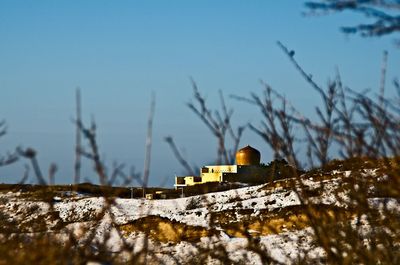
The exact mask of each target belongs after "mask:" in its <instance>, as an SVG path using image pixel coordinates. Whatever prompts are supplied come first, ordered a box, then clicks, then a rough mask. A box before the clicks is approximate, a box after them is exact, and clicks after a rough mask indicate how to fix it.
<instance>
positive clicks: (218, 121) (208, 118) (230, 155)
mask: <svg viewBox="0 0 400 265" xmlns="http://www.w3.org/2000/svg"><path fill="white" fill-rule="evenodd" d="M191 81H192V87H193V97H194V101H195V103H193V102H190V103H188V104H187V106H188V107H189V109H191V110H192V111H193V112H194V113H195V114H196V116H197V117H199V118H200V120H201V121H202V122H203V123H204V124H205V125H206V126H207V128H208V129H209V130H210V132H211V133H212V134H213V135H214V136H215V137H216V138H217V141H218V151H217V161H216V163H217V164H223V163H224V164H227V165H229V164H233V163H234V161H235V154H236V151H237V150H238V147H239V143H240V139H241V137H242V134H243V131H244V129H245V126H239V127H238V128H237V129H236V131H235V130H234V129H233V127H232V123H231V118H232V115H233V109H228V108H227V107H226V104H225V99H224V96H223V94H222V91H219V96H220V102H221V108H222V111H218V110H216V111H213V110H212V109H210V108H209V107H208V106H207V104H206V98H205V97H204V96H203V95H201V94H200V91H199V89H198V87H197V84H196V82H195V81H194V80H193V79H192V80H191ZM227 134H228V135H229V136H230V137H231V139H232V140H233V145H232V146H233V148H232V149H228V148H227V146H226V138H227Z"/></svg>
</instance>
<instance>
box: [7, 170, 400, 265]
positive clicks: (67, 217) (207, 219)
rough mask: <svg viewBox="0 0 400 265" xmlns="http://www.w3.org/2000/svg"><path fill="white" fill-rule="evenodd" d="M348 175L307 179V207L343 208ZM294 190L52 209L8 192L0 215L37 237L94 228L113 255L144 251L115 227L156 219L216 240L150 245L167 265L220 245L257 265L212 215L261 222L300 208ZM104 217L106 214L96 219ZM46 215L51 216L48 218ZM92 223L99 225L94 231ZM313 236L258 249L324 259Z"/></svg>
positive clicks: (395, 205)
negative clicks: (44, 231)
mask: <svg viewBox="0 0 400 265" xmlns="http://www.w3.org/2000/svg"><path fill="white" fill-rule="evenodd" d="M366 174H370V175H372V174H375V172H374V171H371V172H367V173H366ZM349 175H350V173H349V172H335V174H333V177H332V178H330V179H325V180H322V181H316V180H314V179H313V178H312V177H309V178H307V179H305V180H304V181H303V184H304V185H305V187H306V188H307V189H309V190H320V191H321V192H320V193H319V194H317V195H316V196H314V197H312V198H309V199H310V202H312V203H318V204H324V205H330V206H343V202H345V201H346V200H348V198H347V195H346V194H345V193H343V192H342V193H336V192H335V191H336V190H337V189H338V188H340V187H341V180H342V179H343V177H349ZM279 182H281V183H282V184H284V183H285V180H281V181H277V182H276V183H275V184H279ZM298 186H299V185H297V186H296V188H289V187H285V185H276V187H275V188H274V187H273V188H271V187H267V185H258V186H252V187H245V188H240V189H234V190H228V191H224V192H216V193H208V194H204V195H199V196H193V197H188V198H179V199H166V200H145V199H118V198H117V199H115V200H112V201H109V200H106V199H104V198H103V197H86V196H85V197H81V196H76V195H75V196H74V195H71V196H64V197H55V198H54V200H53V202H52V203H51V204H49V203H46V202H42V201H34V200H30V199H29V197H26V196H24V197H23V196H21V193H19V192H15V193H12V192H8V193H0V201H1V204H0V212H2V213H3V216H5V218H6V219H5V220H6V221H7V222H9V223H10V224H14V223H16V224H19V225H20V226H21V227H22V226H24V224H25V225H26V227H25V228H24V229H25V230H24V231H25V232H37V231H35V227H34V226H30V225H31V224H32V222H35V220H39V219H41V220H44V222H46V223H47V224H49V226H48V229H49V230H52V231H53V232H54V231H56V232H57V230H56V229H57V227H60V224H61V227H62V229H60V230H59V231H58V232H59V233H60V237H62V234H63V231H72V232H73V233H74V234H75V235H80V236H81V237H82V239H84V238H85V235H84V233H85V232H84V231H86V230H85V229H87V228H88V227H89V228H90V227H91V226H93V227H95V229H96V231H95V234H96V238H97V240H99V241H101V240H103V239H104V235H105V234H109V237H107V245H108V247H109V249H110V251H112V252H119V251H120V250H121V247H122V245H123V240H125V241H126V242H135V248H134V249H135V250H136V251H139V250H140V248H141V246H142V245H141V244H140V242H144V233H143V232H142V231H136V232H134V233H125V234H123V236H122V238H121V234H120V232H119V231H118V230H117V227H118V226H121V225H126V224H130V223H131V222H133V221H137V220H141V218H146V217H149V216H157V217H160V218H164V219H165V220H169V221H170V222H172V223H179V224H183V225H187V226H193V227H200V228H202V229H206V230H209V229H214V230H216V231H219V234H217V235H215V234H214V235H212V236H209V237H203V238H200V240H199V241H198V242H197V243H196V244H193V243H192V242H186V241H181V242H178V243H177V242H173V243H166V242H163V243H160V242H155V241H154V240H152V239H150V241H149V242H150V243H149V248H150V249H151V248H153V251H154V252H155V253H157V256H158V257H159V258H160V259H162V260H163V261H165V263H167V264H168V263H175V261H174V260H173V259H172V257H171V253H173V258H177V259H178V260H182V261H183V260H184V259H185V258H187V257H188V255H191V256H193V255H196V251H198V248H199V247H201V246H203V247H205V246H207V247H209V248H210V247H211V248H212V247H213V246H214V245H215V246H217V245H219V244H222V245H223V246H224V247H225V249H226V251H227V252H228V253H229V256H230V258H232V259H233V260H235V259H236V260H239V259H241V258H243V257H247V258H248V260H249V261H250V262H249V264H261V263H262V261H261V260H260V256H259V255H257V254H256V253H254V252H251V251H246V250H245V249H246V247H247V246H248V239H247V238H243V237H234V236H232V235H228V234H227V233H226V231H224V229H223V228H222V227H219V226H218V225H216V224H215V223H214V221H215V220H212V216H213V215H212V213H214V214H215V213H222V214H224V213H225V212H232V211H233V212H236V215H235V216H236V217H235V218H234V219H233V220H228V221H226V220H225V222H228V223H229V222H232V223H240V221H241V219H242V218H248V215H251V216H252V217H254V218H255V219H257V218H258V219H257V220H263V218H265V216H264V215H263V214H265V213H269V212H273V211H281V210H283V209H285V208H286V207H293V206H299V205H301V203H302V202H301V200H300V199H299V196H298V191H299V190H298ZM338 198H341V200H342V201H338ZM369 203H370V204H371V205H372V206H374V207H376V208H378V209H381V210H386V209H389V210H391V211H400V203H399V200H398V199H393V198H386V199H382V198H371V199H370V200H369ZM104 210H105V211H104ZM103 211H104V214H103V215H100V214H101V213H103ZM49 213H52V215H51V218H50V215H49ZM99 215H100V216H101V217H102V218H101V220H96V217H97V216H99ZM54 216H56V218H54ZM96 222H97V225H96V226H94V224H95V223H96ZM98 222H99V223H98ZM67 229H68V230H67ZM250 232H251V231H250ZM312 235H313V232H312V229H311V228H300V229H292V230H282V231H281V232H280V233H276V234H260V236H258V237H257V240H258V241H257V242H258V243H257V244H259V245H260V246H262V247H263V248H265V251H266V252H267V253H268V255H269V256H270V257H272V258H273V259H275V260H277V261H278V262H281V263H284V264H290V263H291V262H294V261H296V260H299V259H301V257H302V255H303V254H304V253H306V252H307V253H308V255H309V257H312V258H313V259H319V258H321V257H323V256H324V251H323V250H322V249H321V248H318V247H313V244H312V238H313V237H312Z"/></svg>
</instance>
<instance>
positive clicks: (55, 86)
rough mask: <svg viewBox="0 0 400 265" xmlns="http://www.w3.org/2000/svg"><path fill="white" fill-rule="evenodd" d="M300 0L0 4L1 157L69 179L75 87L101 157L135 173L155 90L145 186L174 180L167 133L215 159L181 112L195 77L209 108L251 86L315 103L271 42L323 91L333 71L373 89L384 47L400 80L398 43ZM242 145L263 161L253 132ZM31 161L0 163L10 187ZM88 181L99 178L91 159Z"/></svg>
mask: <svg viewBox="0 0 400 265" xmlns="http://www.w3.org/2000/svg"><path fill="white" fill-rule="evenodd" d="M303 3H304V2H303V1H294V0H281V1H243V0H242V1H239V0H232V1H229V2H228V1H215V0H214V1H204V0H203V1H177V0H170V1H161V0H159V1H155V0H146V1H103V0H86V1H45V0H41V1H18V0H12V1H11V0H10V1H8V0H1V1H0V37H1V41H0V92H1V94H0V119H5V120H6V121H7V124H8V134H7V135H6V136H5V137H2V138H0V154H1V153H5V152H6V151H7V150H13V149H14V148H15V146H24V147H28V146H31V147H34V148H35V149H37V150H38V152H39V153H38V159H39V162H40V164H41V166H42V170H43V171H45V172H47V168H48V166H49V164H50V163H51V162H55V163H57V164H58V167H59V172H58V173H57V176H56V180H57V182H59V183H70V182H71V181H72V172H73V158H74V157H73V154H74V150H73V148H74V126H73V124H72V122H71V118H72V117H73V115H74V92H75V89H76V87H78V86H79V87H80V88H81V89H82V94H83V95H82V96H83V115H84V118H85V120H86V121H89V120H90V116H91V115H92V114H93V115H94V116H95V119H96V122H97V125H98V138H99V139H98V140H99V144H100V151H101V153H102V154H104V159H105V161H106V162H107V164H108V165H111V164H112V162H113V161H118V162H123V163H125V164H126V165H127V167H128V166H129V165H133V166H135V167H136V168H137V169H138V170H139V171H143V159H144V143H145V134H146V120H147V115H148V111H149V103H150V97H151V93H152V91H154V92H155V94H156V101H157V103H156V104H157V105H156V113H155V120H154V145H153V159H152V166H151V173H150V175H151V176H150V177H151V180H150V184H151V185H159V184H160V183H163V182H164V180H165V181H166V182H165V183H166V184H165V185H167V186H168V185H172V184H173V177H174V175H175V174H178V175H179V174H180V173H182V168H181V167H180V166H179V164H178V163H177V162H176V161H175V159H174V158H173V156H172V153H171V151H170V149H169V148H168V146H167V144H166V143H164V141H163V138H164V137H165V136H167V135H172V136H174V138H175V140H176V142H177V143H178V145H179V146H180V147H181V148H182V151H183V153H184V154H185V155H186V156H187V158H188V160H189V161H191V162H192V163H193V164H196V165H199V166H200V165H203V164H206V163H209V162H210V161H212V160H213V159H214V158H215V154H216V143H215V140H214V139H213V138H212V136H211V134H210V133H209V132H208V131H207V128H206V127H205V126H204V125H203V124H201V122H200V121H199V120H198V119H197V118H196V117H195V115H194V114H193V113H191V112H190V110H189V109H188V108H187V107H186V105H185V104H186V103H187V102H188V101H189V100H190V98H191V95H192V91H191V86H190V81H189V78H190V77H193V78H194V79H195V80H196V81H197V82H198V85H199V87H200V90H201V91H202V92H203V93H204V94H205V95H206V96H207V100H208V103H209V104H210V105H211V106H213V107H214V108H217V107H218V90H222V91H223V92H224V94H225V95H227V96H228V95H231V94H236V95H242V96H246V95H249V93H250V92H259V91H261V89H262V87H261V86H260V84H259V80H260V79H262V80H264V81H266V82H267V83H269V84H270V85H271V86H272V87H274V88H275V89H276V90H278V91H280V92H281V93H282V94H284V95H286V96H287V98H288V99H290V100H291V101H292V102H293V103H294V105H296V106H297V107H298V108H299V109H301V110H303V111H304V112H305V113H306V114H310V113H312V111H313V109H314V106H315V105H318V104H319V98H318V96H317V94H316V93H314V91H312V89H311V88H310V87H309V86H308V85H307V84H306V82H305V81H304V80H303V79H302V78H301V76H300V75H299V74H298V73H297V72H296V70H295V69H294V67H293V66H292V65H291V64H290V62H289V61H288V60H287V58H286V57H285V55H284V54H283V53H282V52H281V51H280V49H279V48H278V47H277V45H276V41H277V40H280V41H282V42H283V43H284V44H286V45H287V46H288V47H289V48H291V49H294V50H295V51H296V54H295V57H296V59H297V60H298V61H299V62H300V63H301V65H302V66H303V67H304V68H305V69H306V71H307V72H309V73H312V75H313V77H314V79H315V80H316V81H317V82H319V83H320V84H322V85H324V84H326V82H327V80H328V79H329V77H332V76H333V75H334V73H335V67H339V69H340V71H341V73H342V77H343V80H344V82H345V84H347V85H348V86H350V87H351V88H353V89H355V90H362V89H364V88H371V89H375V90H376V89H377V87H378V85H379V79H380V67H381V58H382V52H383V50H388V51H389V64H388V66H389V70H388V82H387V83H388V86H387V88H388V89H390V88H391V86H390V81H391V80H392V79H393V78H394V77H395V76H396V75H398V72H397V70H398V69H399V62H400V58H399V50H398V49H396V48H395V46H394V45H393V43H392V41H393V38H394V36H389V37H383V38H367V39H363V38H361V37H358V36H348V37H346V36H345V35H343V34H342V33H341V32H340V31H339V27H340V26H342V25H352V24H355V23H357V22H361V21H365V20H364V18H363V17H360V16H357V15H355V14H351V13H344V14H338V15H332V16H322V17H304V16H303V15H302V12H304V11H305V9H304V7H303ZM227 101H228V105H231V106H233V107H234V108H235V114H234V123H235V124H245V123H247V122H252V123H254V124H257V123H258V121H259V120H260V119H261V116H260V114H259V113H258V112H257V110H256V109H254V108H252V107H250V106H247V105H245V104H243V103H240V102H237V101H235V100H232V99H229V98H228V99H227ZM242 144H243V145H246V144H251V145H253V146H255V147H256V148H258V149H259V150H260V151H261V152H262V156H263V158H262V160H263V161H264V162H268V160H269V159H270V158H271V154H270V150H269V149H268V146H267V145H266V144H265V143H264V142H262V140H261V139H259V138H258V136H257V135H255V134H254V133H252V132H251V131H249V130H248V131H247V132H246V133H245V135H244V137H243V140H242ZM25 162H27V161H20V162H19V163H17V164H15V165H12V166H8V167H3V168H0V182H15V181H17V180H18V179H20V177H21V175H22V173H23V164H24V163H25ZM84 163H85V165H84V167H85V171H84V175H85V177H87V178H88V179H92V180H95V177H94V176H93V173H92V170H91V167H92V166H91V164H90V162H89V161H85V162H84Z"/></svg>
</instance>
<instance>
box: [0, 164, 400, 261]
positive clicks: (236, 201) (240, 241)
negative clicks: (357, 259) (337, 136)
mask: <svg viewBox="0 0 400 265" xmlns="http://www.w3.org/2000/svg"><path fill="white" fill-rule="evenodd" d="M327 170H329V171H327ZM391 181H393V179H392V176H391V174H389V173H387V172H386V173H384V172H383V171H382V168H372V167H369V166H367V165H365V167H359V168H353V169H351V170H346V168H345V167H344V166H343V164H340V165H335V169H332V168H328V169H325V170H317V171H312V172H308V173H306V174H304V175H302V176H300V177H299V178H293V179H284V180H278V181H274V182H271V183H268V184H264V185H258V186H252V187H245V188H239V189H233V190H228V191H224V192H216V193H208V194H204V195H198V196H193V197H187V198H179V199H167V200H145V199H122V198H116V197H113V198H104V197H99V196H92V195H90V194H79V193H66V192H64V193H62V192H60V193H59V194H58V195H55V196H53V197H52V198H51V199H50V200H49V199H48V198H47V199H43V198H41V196H35V194H36V195H37V193H35V192H28V191H25V192H24V191H6V190H3V191H2V192H1V194H0V202H1V203H0V215H1V216H0V222H1V225H0V229H1V230H0V233H1V234H2V236H3V237H2V241H3V242H2V243H6V244H2V246H1V247H0V250H1V255H0V257H1V258H0V259H1V261H0V264H9V263H10V262H11V261H12V262H13V263H24V264H27V263H35V261H36V262H37V261H40V262H43V261H44V260H45V259H43V257H44V256H45V257H46V258H51V257H52V255H54V256H57V257H59V260H63V257H64V258H66V257H68V259H71V260H72V262H73V263H76V262H78V261H82V260H84V261H102V262H104V261H107V260H108V261H110V262H111V263H113V264H114V263H124V262H126V261H135V262H145V263H146V262H147V263H150V264H151V263H154V264H158V263H160V262H162V263H166V264H182V263H193V262H194V264H199V263H210V264H218V263H221V264H222V263H226V262H229V263H236V262H237V263H243V262H246V263H247V264H261V263H269V262H272V263H284V264H290V263H303V262H307V263H308V262H311V261H312V262H323V263H325V262H326V261H329V260H330V258H331V256H332V255H335V253H336V254H337V255H338V257H339V258H340V257H342V258H343V260H346V258H347V257H348V256H349V255H356V254H358V252H357V251H362V250H368V249H370V250H371V247H374V246H373V244H375V243H377V242H380V241H379V240H380V239H381V237H382V238H386V240H387V241H390V242H389V243H388V244H391V246H392V248H391V249H389V250H386V252H388V251H389V252H390V253H391V254H390V255H392V256H391V257H389V258H390V259H391V260H392V261H393V262H394V264H395V263H396V262H395V261H396V260H397V261H398V259H399V256H400V253H399V246H400V240H399V239H400V238H399V235H400V225H399V214H400V197H399V196H398V193H396V192H393V190H391V189H386V188H385V187H388V186H389V187H390V185H389V184H390V182H391ZM396 181H398V180H396ZM397 190H398V186H397V187H396V188H395V189H394V191H397ZM364 202H365V204H364ZM332 235H335V237H334V239H335V240H334V242H330V240H329V239H330V238H332ZM341 240H342V241H343V242H348V245H350V246H346V244H343V242H342V241H341ZM353 241H354V242H356V243H354V242H353ZM27 242H28V243H29V244H27ZM35 243H36V244H38V245H39V246H42V249H41V248H40V247H39V248H37V247H36V248H35V249H36V250H35V251H32V250H33V249H32V248H34V246H35ZM386 243H387V242H386ZM14 244H15V246H14ZM380 244H382V247H387V245H384V244H385V242H383V243H382V242H380ZM55 245H58V247H57V248H56V249H54V250H53V249H52V247H53V248H54V246H55ZM16 246H17V247H18V251H16V249H13V248H14V247H16ZM51 246H52V247H51ZM346 247H347V252H346V251H345V249H346ZM44 248H45V249H46V250H44ZM356 248H357V249H356ZM331 249H332V250H331ZM327 250H328V251H327ZM330 251H332V253H331V252H330ZM376 251H377V252H376V253H380V254H382V255H385V254H387V255H389V254H388V253H389V252H388V253H386V252H385V251H383V250H379V249H377V250H376ZM382 251H383V252H382ZM41 252H43V253H41ZM352 252H353V253H352ZM370 252H371V251H370ZM360 253H361V252H360ZM365 253H367V252H365ZM378 257H379V256H378ZM335 258H337V257H335ZM352 258H354V257H352ZM361 258H362V257H361ZM349 261H354V260H351V259H350V260H349ZM44 263H46V262H44ZM61 263H63V262H61ZM78 263H79V262H78Z"/></svg>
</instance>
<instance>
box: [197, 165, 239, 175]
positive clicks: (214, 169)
mask: <svg viewBox="0 0 400 265" xmlns="http://www.w3.org/2000/svg"><path fill="white" fill-rule="evenodd" d="M205 167H206V168H208V173H220V172H223V173H236V172H237V165H218V166H205ZM203 174H205V173H203Z"/></svg>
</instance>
